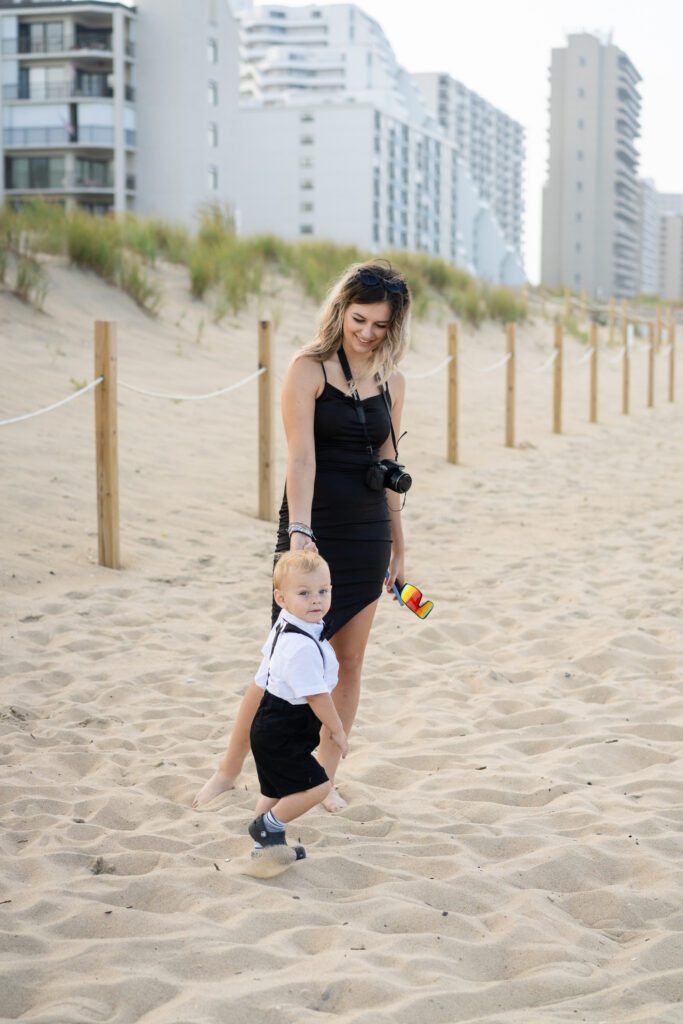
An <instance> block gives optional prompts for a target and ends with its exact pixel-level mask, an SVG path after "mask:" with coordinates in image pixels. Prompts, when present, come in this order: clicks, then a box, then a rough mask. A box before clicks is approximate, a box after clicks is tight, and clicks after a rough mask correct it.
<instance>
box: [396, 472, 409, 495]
mask: <svg viewBox="0 0 683 1024" xmlns="http://www.w3.org/2000/svg"><path fill="white" fill-rule="evenodd" d="M412 486H413V478H412V477H411V475H410V473H403V472H401V471H400V470H399V471H397V472H396V473H392V476H391V487H392V489H393V490H394V491H396V492H397V493H398V494H405V492H406V491H409V490H410V488H411V487H412Z"/></svg>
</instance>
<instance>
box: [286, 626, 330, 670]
mask: <svg viewBox="0 0 683 1024" xmlns="http://www.w3.org/2000/svg"><path fill="white" fill-rule="evenodd" d="M282 632H283V633H301V635H302V636H307V637H308V639H309V640H312V641H313V643H314V644H315V646H316V647H317V648H318V651H319V652H320V657H321V658H322V659H323V665H324V664H325V655H324V654H323V649H322V647H321V646H320V644H319V643H318V641H317V640H316V638H315V637H314V636H311V634H310V633H307V632H306V630H305V629H300V628H299V627H298V626H295V625H294V623H293V622H287V623H285V627H284V629H283V630H282Z"/></svg>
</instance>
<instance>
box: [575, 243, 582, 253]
mask: <svg viewBox="0 0 683 1024" xmlns="http://www.w3.org/2000/svg"><path fill="white" fill-rule="evenodd" d="M574 249H575V250H576V252H581V242H577V243H576V245H575V246H574Z"/></svg>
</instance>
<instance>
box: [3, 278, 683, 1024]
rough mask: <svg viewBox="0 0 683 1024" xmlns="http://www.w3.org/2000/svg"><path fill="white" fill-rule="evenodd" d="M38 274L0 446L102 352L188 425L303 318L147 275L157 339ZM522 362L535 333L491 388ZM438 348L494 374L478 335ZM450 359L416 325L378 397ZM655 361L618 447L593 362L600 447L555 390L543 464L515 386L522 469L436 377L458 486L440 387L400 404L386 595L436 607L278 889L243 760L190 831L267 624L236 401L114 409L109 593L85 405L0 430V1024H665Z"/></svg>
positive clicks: (491, 405)
mask: <svg viewBox="0 0 683 1024" xmlns="http://www.w3.org/2000/svg"><path fill="white" fill-rule="evenodd" d="M49 266H50V274H51V278H52V288H51V291H50V293H49V295H48V299H47V303H46V313H45V314H38V313H34V312H33V311H32V310H30V309H27V308H26V307H24V306H22V305H21V304H20V303H19V302H18V301H17V300H15V299H14V298H12V297H11V296H9V295H8V294H6V293H5V294H2V295H0V334H1V335H2V338H1V350H2V365H3V384H2V388H1V389H0V390H1V392H2V393H1V395H0V402H1V405H0V419H1V418H3V417H5V416H10V415H13V414H18V413H21V412H24V411H28V410H30V409H32V408H36V407H37V406H40V405H43V404H47V403H49V402H51V401H54V400H55V399H57V398H60V397H62V396H63V395H64V394H67V393H69V391H70V390H72V388H73V384H71V383H70V379H71V378H72V379H73V380H75V381H79V382H83V381H85V380H88V379H90V378H91V376H92V344H91V337H92V321H93V319H94V318H95V317H101V318H112V319H115V320H116V321H117V322H118V325H119V350H120V375H121V377H122V378H123V379H125V380H128V381H129V382H130V383H134V384H139V385H142V386H147V387H152V388H157V389H160V390H169V391H174V392H177V391H181V392H190V393H193V392H201V391H208V390H211V389H212V388H215V387H217V386H220V385H222V384H227V383H230V382H231V381H232V380H238V379H239V378H240V377H242V376H245V375H246V374H248V373H250V372H252V371H253V369H254V368H255V361H256V355H255V337H256V331H255V321H256V318H257V316H258V315H259V314H260V313H261V312H263V311H264V308H265V306H266V305H267V306H269V308H270V311H271V312H272V313H273V315H274V316H275V318H276V319H277V321H278V325H279V326H278V331H277V358H278V373H279V374H281V373H282V372H283V371H284V368H285V366H286V364H287V361H288V359H289V358H290V356H291V353H292V352H293V351H294V350H295V348H296V346H297V345H298V344H299V343H300V342H301V341H302V340H303V339H304V338H305V337H307V336H308V334H309V333H310V331H311V328H312V324H313V321H314V317H315V311H314V307H313V306H312V305H311V304H310V303H308V302H306V301H305V300H304V299H303V298H302V296H301V295H300V294H299V293H298V292H296V291H295V290H292V289H291V287H290V286H289V285H288V284H287V283H286V282H280V283H279V284H278V285H276V286H274V288H273V290H272V294H271V295H270V297H268V298H266V299H265V300H263V302H262V303H261V304H260V305H259V304H257V303H254V304H252V306H251V308H250V309H249V310H247V311H246V312H245V313H243V314H241V315H240V316H239V317H238V318H235V317H230V318H228V319H227V320H226V321H224V322H223V324H221V325H214V324H212V323H211V321H210V312H209V310H208V308H207V307H206V306H203V305H202V304H200V303H192V301H191V300H190V298H189V295H188V292H187V287H186V282H185V279H184V276H183V274H182V273H181V272H180V271H178V270H173V269H170V268H165V270H164V272H163V279H164V287H165V295H164V302H163V306H162V312H161V315H160V317H159V319H158V320H151V319H149V318H148V317H146V316H145V315H144V314H143V313H141V312H140V311H139V310H137V309H136V308H135V306H133V305H132V303H130V302H129V301H128V300H127V299H126V298H125V297H124V296H121V295H120V294H118V293H116V292H114V291H112V290H111V289H109V288H108V287H107V286H105V285H104V284H102V283H101V282H98V281H97V280H96V279H94V278H91V277H89V276H87V275H83V274H81V273H78V272H76V271H70V270H68V269H67V268H65V267H64V265H63V264H62V263H61V261H60V260H57V259H52V260H50V261H49ZM202 321H203V326H202ZM551 343H552V325H551V324H550V323H546V322H544V321H543V319H542V318H541V317H540V316H537V317H535V319H534V321H533V322H532V323H531V324H529V325H527V326H526V327H525V328H524V329H523V330H521V331H520V337H519V346H520V357H519V361H520V364H521V365H523V366H525V367H526V368H527V369H528V368H532V367H534V366H537V365H538V364H539V363H541V362H542V361H543V359H544V358H545V357H546V355H547V353H548V352H549V351H550V345H551ZM461 349H462V352H463V356H464V357H465V358H466V359H467V361H468V363H469V364H470V365H472V366H475V365H478V366H485V365H486V364H487V363H490V362H492V361H494V360H495V359H496V358H497V357H498V356H499V355H501V354H502V352H503V350H504V340H503V334H502V331H501V330H500V328H499V327H495V326H488V327H487V328H486V329H485V330H483V331H482V332H480V333H479V334H478V335H476V336H475V335H471V334H468V333H467V332H465V331H463V336H462V338H461ZM444 350H445V321H443V318H442V322H438V317H437V316H434V317H433V319H432V321H430V322H429V323H426V324H418V325H416V326H415V330H414V349H413V351H412V352H411V353H410V354H409V356H408V357H407V359H406V362H405V368H406V371H407V372H413V373H418V372H420V371H422V370H425V369H428V368H429V367H430V366H433V365H436V364H437V363H438V362H439V361H440V359H441V358H442V357H443V355H444ZM582 352H583V349H582V348H581V346H580V345H579V343H577V342H574V341H571V342H568V344H567V352H566V361H567V363H568V364H569V365H570V367H574V363H575V362H576V361H577V360H578V359H579V357H580V356H581V354H582ZM659 363H660V365H659V369H658V380H657V404H656V407H655V409H654V410H648V409H647V408H646V407H645V396H646V389H645V366H646V357H645V354H644V352H642V351H640V350H638V352H637V353H636V355H635V357H634V365H633V400H632V415H631V416H630V417H623V416H621V414H620V375H619V371H618V367H616V366H615V367H613V368H611V369H610V368H608V367H607V365H606V363H603V365H602V371H601V409H600V414H601V423H600V425H598V426H590V425H589V424H588V422H587V401H588V399H587V368H586V367H585V366H583V367H580V368H576V367H574V368H570V370H569V372H568V382H567V400H566V404H565V433H564V434H563V435H562V436H553V435H552V434H551V432H550V424H551V378H550V376H549V375H548V374H537V375H533V374H528V373H520V375H519V380H518V385H519V390H520V408H519V421H518V430H517V438H518V442H519V444H518V447H517V448H515V449H514V450H508V449H505V448H504V447H503V446H502V438H503V410H502V397H503V377H502V373H501V372H500V371H498V372H496V373H494V374H489V375H476V374H474V373H472V372H471V371H464V370H463V380H462V440H461V453H462V461H463V464H462V465H461V466H457V467H456V466H451V465H448V464H447V463H446V462H445V460H444V450H445V431H444V417H445V409H444V407H445V380H444V375H443V374H441V375H440V376H437V377H435V378H430V379H426V380H415V381H412V382H410V384H409V398H408V404H407V410H406V423H405V426H406V427H407V429H408V431H409V433H408V436H407V438H406V439H405V441H404V443H403V448H402V454H403V455H404V457H405V460H406V462H407V464H408V465H409V467H410V468H411V470H412V471H413V473H414V476H415V481H416V482H415V486H414V489H413V491H411V493H410V495H409V500H408V503H407V505H406V509H405V513H404V516H405V524H406V525H405V528H406V535H407V542H408V552H409V553H408V577H409V580H410V581H411V582H413V583H415V584H416V585H418V586H420V587H421V588H422V589H423V590H424V593H425V596H427V597H429V598H431V599H432V600H433V601H434V602H435V605H436V607H435V610H434V612H433V613H432V615H431V616H430V618H429V619H427V620H425V621H424V622H421V621H419V620H418V619H417V618H416V617H414V616H412V615H411V614H410V613H409V612H408V611H407V610H401V609H399V608H397V607H396V605H395V604H393V603H392V602H391V601H390V600H389V599H388V598H384V599H382V601H381V602H380V607H379V611H378V614H377V619H376V626H375V629H374V632H373V636H372V638H371V643H370V647H369V650H368V655H367V661H366V671H365V677H364V684H363V686H364V690H363V696H362V700H361V707H360V713H359V717H358V724H357V727H356V729H355V730H354V732H353V734H352V736H351V752H350V754H349V757H348V759H347V760H346V761H345V762H344V764H343V768H342V771H341V773H340V779H339V782H340V789H341V792H342V793H343V794H344V796H345V797H346V798H347V799H348V800H349V808H348V810H346V811H344V812H343V813H342V814H340V815H338V816H330V815H328V814H327V813H325V812H323V811H314V812H311V813H310V814H308V815H307V816H306V817H305V818H304V819H302V820H301V822H300V823H299V824H298V825H297V826H296V827H295V828H293V829H292V830H290V831H291V833H293V834H292V840H293V841H301V843H303V845H304V846H305V847H306V850H307V854H308V856H307V859H306V860H303V861H301V862H299V863H297V864H295V865H293V866H292V867H291V868H290V869H289V870H287V871H286V872H284V873H283V874H281V875H279V876H278V877H274V878H271V879H260V878H252V877H248V876H246V875H244V874H243V873H241V871H240V866H241V865H243V864H244V860H245V858H248V855H249V850H250V845H251V844H250V841H249V839H248V836H247V835H246V831H245V829H246V826H247V824H248V822H249V821H250V819H251V816H252V810H253V806H254V803H255V798H256V778H255V773H254V770H253V765H252V764H251V763H250V762H248V763H247V765H246V766H245V770H244V773H243V775H242V776H241V777H240V780H239V783H238V785H237V787H236V788H235V789H234V790H233V791H231V792H229V793H227V794H225V795H224V796H223V797H222V798H220V799H219V800H218V801H216V802H215V803H214V804H213V805H211V806H210V807H209V808H208V809H207V810H204V811H202V812H200V813H196V812H193V811H192V810H191V809H190V807H189V804H190V802H191V799H192V796H193V795H194V793H195V792H196V790H197V788H198V787H199V786H200V785H201V783H202V782H203V781H204V780H205V779H206V778H207V777H208V775H209V774H210V772H211V771H212V769H213V766H214V763H215V761H216V758H217V756H218V755H219V753H220V751H221V749H222V746H223V742H224V738H225V735H226V732H227V730H228V728H229V723H230V721H231V718H232V716H233V715H234V712H235V709H236V706H237V703H238V700H239V695H240V693H241V692H242V690H243V689H244V687H245V686H246V685H247V683H248V682H249V679H250V678H251V674H252V673H253V671H254V669H255V667H256V665H257V662H258V650H259V647H260V645H261V644H262V642H263V637H264V636H265V631H266V630H267V626H268V617H269V569H270V562H271V550H272V544H273V535H274V527H273V525H272V524H269V523H266V522H260V521H258V520H257V519H255V518H254V511H255V508H256V427H255V407H256V406H255V402H256V387H255V385H254V384H251V385H248V386H246V387H245V388H244V389H242V390H240V391H238V392H236V393H234V394H232V395H230V396H227V397H226V398H222V399H217V400H215V401H211V402H203V403H185V404H175V403H170V402H162V401H155V400H152V399H147V398H143V397H142V396H139V395H135V394H132V393H131V392H125V391H121V393H120V407H119V426H120V465H121V520H122V536H121V545H122V554H123V558H124V568H123V570H122V571H121V572H114V571H111V570H107V569H103V568H100V567H99V566H97V564H96V535H95V484H94V466H93V417H92V396H90V395H89V396H87V397H85V398H82V399H79V400H78V401H76V402H74V403H72V404H71V405H70V406H68V407H66V408H64V409H61V410H59V411H58V412H56V413H53V414H50V415H49V416H45V417H42V418H41V419H37V420H32V421H30V422H28V423H24V424H18V425H16V426H13V427H6V428H2V429H1V430H0V475H1V476H0V478H1V479H2V522H3V526H2V538H3V540H2V567H1V572H2V631H1V633H0V659H1V664H2V669H1V671H2V684H1V690H0V692H1V695H2V700H1V702H0V707H1V711H0V717H1V719H2V720H1V722H0V727H1V732H2V739H1V741H0V755H1V756H0V764H1V765H2V787H1V794H2V812H1V813H2V824H3V832H2V840H1V853H2V870H1V872H0V912H1V915H0V922H1V923H0V928H1V935H2V951H3V957H2V968H1V969H0V970H1V971H2V975H3V980H2V998H1V1000H0V1015H1V1017H2V1020H17V1019H20V1020H25V1021H30V1022H32V1024H91V1022H92V1024H95V1022H98V1024H99V1022H111V1024H132V1022H138V1021H140V1022H146V1024H152V1022H153V1024H219V1022H220V1024H243V1022H244V1024H247V1022H249V1024H252V1022H254V1021H258V1022H259V1024H276V1022H277V1024H314V1022H321V1021H327V1020H330V1019H332V1018H334V1019H335V1021H339V1022H340V1024H455V1022H486V1024H547V1022H569V1021H571V1022H579V1021H588V1022H591V1024H600V1022H601V1021H605V1022H607V1021H609V1022H613V1021H614V1022H617V1021H618V1022H619V1024H635V1022H638V1024H654V1022H657V1024H680V1022H681V1020H683V1007H682V1006H681V999H682V997H683V971H682V968H683V931H682V930H683V911H682V909H681V891H682V886H681V881H682V879H681V874H682V872H681V855H682V853H683V843H682V842H681V824H682V823H683V809H682V807H681V763H680V756H681V740H683V714H682V712H683V695H682V693H681V667H682V664H683V661H682V653H683V630H682V629H681V612H682V598H681V594H682V592H683V571H682V570H683V566H682V548H681V513H680V510H681V501H682V499H683V474H681V465H682V464H683V411H682V410H683V405H682V404H681V403H680V401H679V403H678V404H669V403H667V402H666V401H665V362H664V359H663V357H660V358H659ZM279 433H280V432H279ZM278 444H279V447H278V467H277V469H278V490H279V489H281V486H282V479H283V456H284V448H283V444H282V439H281V437H279V441H278Z"/></svg>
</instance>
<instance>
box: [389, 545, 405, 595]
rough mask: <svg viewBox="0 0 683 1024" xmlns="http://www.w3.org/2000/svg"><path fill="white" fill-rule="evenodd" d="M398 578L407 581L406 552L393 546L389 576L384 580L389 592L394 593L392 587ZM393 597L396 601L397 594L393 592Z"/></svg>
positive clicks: (400, 581) (403, 581)
mask: <svg viewBox="0 0 683 1024" xmlns="http://www.w3.org/2000/svg"><path fill="white" fill-rule="evenodd" d="M396 580H398V581H399V583H405V581H406V569H405V554H404V552H403V551H397V550H396V549H394V548H393V547H392V549H391V559H390V561H389V569H388V573H387V578H386V580H385V581H384V586H385V587H386V588H387V593H388V594H391V593H392V590H391V588H392V587H393V585H394V583H395V582H396ZM393 598H394V601H396V600H397V598H396V594H393Z"/></svg>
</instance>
